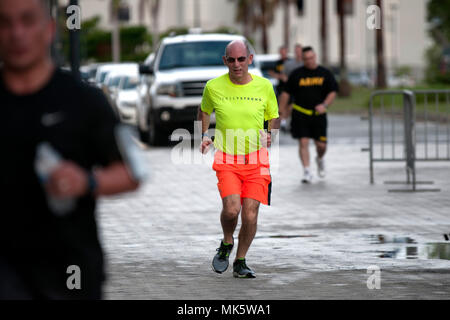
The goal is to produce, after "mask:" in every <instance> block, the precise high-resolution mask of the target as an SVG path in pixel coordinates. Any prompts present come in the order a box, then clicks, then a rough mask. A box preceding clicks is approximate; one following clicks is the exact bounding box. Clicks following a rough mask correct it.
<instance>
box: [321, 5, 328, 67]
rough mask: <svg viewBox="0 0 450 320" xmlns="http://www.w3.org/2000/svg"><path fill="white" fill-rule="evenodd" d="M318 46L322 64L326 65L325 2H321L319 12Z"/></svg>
mask: <svg viewBox="0 0 450 320" xmlns="http://www.w3.org/2000/svg"><path fill="white" fill-rule="evenodd" d="M320 11H321V12H320V16H321V17H320V18H321V19H320V20H321V24H320V45H321V52H322V64H323V65H325V66H327V65H328V16H327V11H328V10H327V0H321V10H320Z"/></svg>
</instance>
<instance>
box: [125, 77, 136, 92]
mask: <svg viewBox="0 0 450 320" xmlns="http://www.w3.org/2000/svg"><path fill="white" fill-rule="evenodd" d="M137 86H138V79H135V78H129V77H126V78H125V79H124V80H123V85H122V90H133V89H136V88H137Z"/></svg>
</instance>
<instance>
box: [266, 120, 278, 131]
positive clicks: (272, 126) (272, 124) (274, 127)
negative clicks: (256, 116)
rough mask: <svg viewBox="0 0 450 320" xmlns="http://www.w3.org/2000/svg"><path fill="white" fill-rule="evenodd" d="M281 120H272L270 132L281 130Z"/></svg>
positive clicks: (269, 127)
mask: <svg viewBox="0 0 450 320" xmlns="http://www.w3.org/2000/svg"><path fill="white" fill-rule="evenodd" d="M280 123H281V120H280V118H276V119H272V120H270V121H269V126H268V131H269V132H270V131H272V130H273V129H280Z"/></svg>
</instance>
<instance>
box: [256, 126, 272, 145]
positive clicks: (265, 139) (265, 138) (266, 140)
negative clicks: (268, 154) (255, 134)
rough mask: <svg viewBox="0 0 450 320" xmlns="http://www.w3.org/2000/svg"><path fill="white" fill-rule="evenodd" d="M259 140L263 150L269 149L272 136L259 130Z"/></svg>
mask: <svg viewBox="0 0 450 320" xmlns="http://www.w3.org/2000/svg"><path fill="white" fill-rule="evenodd" d="M259 139H260V141H261V144H262V146H263V147H264V148H270V146H271V145H272V135H271V134H270V133H267V132H266V131H264V130H259Z"/></svg>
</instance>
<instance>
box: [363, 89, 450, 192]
mask: <svg viewBox="0 0 450 320" xmlns="http://www.w3.org/2000/svg"><path fill="white" fill-rule="evenodd" d="M368 151H369V157H370V182H371V183H372V184H373V183H374V163H375V162H392V161H394V162H405V164H406V181H403V182H399V181H386V182H385V183H386V184H408V185H411V186H412V188H411V189H407V190H389V191H393V192H395V191H439V190H437V189H421V190H419V189H417V185H418V184H432V183H433V182H430V181H417V180H416V165H415V163H416V161H450V90H416V91H409V90H403V91H376V92H374V93H373V94H372V96H371V98H370V108H369V149H368Z"/></svg>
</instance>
